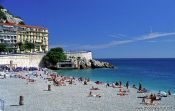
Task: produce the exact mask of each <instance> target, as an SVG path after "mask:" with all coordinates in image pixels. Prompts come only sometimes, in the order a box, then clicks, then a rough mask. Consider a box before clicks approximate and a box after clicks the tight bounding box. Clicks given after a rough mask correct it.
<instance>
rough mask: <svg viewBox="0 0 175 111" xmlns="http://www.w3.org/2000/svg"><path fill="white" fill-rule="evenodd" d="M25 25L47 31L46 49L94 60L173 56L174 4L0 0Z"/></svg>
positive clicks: (167, 0)
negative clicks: (81, 54)
mask: <svg viewBox="0 0 175 111" xmlns="http://www.w3.org/2000/svg"><path fill="white" fill-rule="evenodd" d="M0 4H2V5H3V6H4V7H5V8H7V9H8V10H9V11H10V12H12V13H13V14H14V15H16V16H20V17H22V18H23V19H24V21H25V23H26V24H29V25H36V26H44V27H47V28H48V30H49V47H50V48H52V47H62V48H64V50H66V51H77V50H90V51H92V52H93V57H94V58H175V0H0Z"/></svg>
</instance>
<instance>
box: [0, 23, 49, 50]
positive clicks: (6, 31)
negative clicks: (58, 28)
mask: <svg viewBox="0 0 175 111" xmlns="http://www.w3.org/2000/svg"><path fill="white" fill-rule="evenodd" d="M25 42H29V43H33V44H34V47H35V48H34V49H33V51H34V52H45V51H48V29H47V28H43V27H39V26H29V25H19V24H14V23H0V43H5V44H8V45H9V46H11V47H13V48H16V49H17V51H19V47H18V46H17V44H18V43H23V44H24V43H25Z"/></svg>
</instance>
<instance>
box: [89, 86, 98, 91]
mask: <svg viewBox="0 0 175 111" xmlns="http://www.w3.org/2000/svg"><path fill="white" fill-rule="evenodd" d="M90 90H100V89H99V88H97V87H94V86H92V88H91V89H90Z"/></svg>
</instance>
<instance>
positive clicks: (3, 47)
mask: <svg viewBox="0 0 175 111" xmlns="http://www.w3.org/2000/svg"><path fill="white" fill-rule="evenodd" d="M5 51H6V45H5V44H2V43H0V52H5Z"/></svg>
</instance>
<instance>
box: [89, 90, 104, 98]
mask: <svg viewBox="0 0 175 111" xmlns="http://www.w3.org/2000/svg"><path fill="white" fill-rule="evenodd" d="M88 97H98V98H100V97H101V96H100V94H96V95H95V94H92V92H91V91H90V92H89V95H88Z"/></svg>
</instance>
